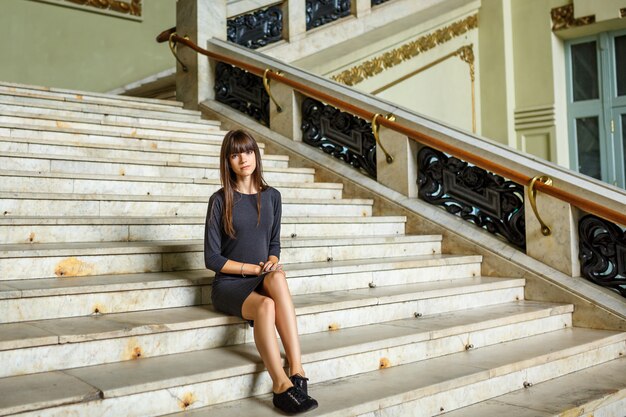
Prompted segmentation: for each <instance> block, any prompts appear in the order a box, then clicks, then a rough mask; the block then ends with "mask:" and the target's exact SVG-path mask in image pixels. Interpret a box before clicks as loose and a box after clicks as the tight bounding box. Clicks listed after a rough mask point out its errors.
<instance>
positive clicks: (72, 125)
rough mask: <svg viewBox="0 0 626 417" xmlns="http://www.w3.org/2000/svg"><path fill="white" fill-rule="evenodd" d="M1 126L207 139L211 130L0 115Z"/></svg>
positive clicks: (153, 137) (114, 134)
mask: <svg viewBox="0 0 626 417" xmlns="http://www.w3.org/2000/svg"><path fill="white" fill-rule="evenodd" d="M0 126H27V128H28V129H31V130H37V129H41V130H44V131H46V130H52V131H55V130H61V131H65V132H72V133H83V134H91V135H112V136H124V137H133V138H134V137H142V138H152V139H156V138H163V139H168V138H177V139H192V140H206V139H207V137H208V135H209V134H211V133H209V132H206V133H186V132H179V131H167V130H159V129H148V128H143V127H124V126H108V125H100V124H92V123H80V122H70V121H61V120H44V119H29V118H22V117H11V116H2V115H0Z"/></svg>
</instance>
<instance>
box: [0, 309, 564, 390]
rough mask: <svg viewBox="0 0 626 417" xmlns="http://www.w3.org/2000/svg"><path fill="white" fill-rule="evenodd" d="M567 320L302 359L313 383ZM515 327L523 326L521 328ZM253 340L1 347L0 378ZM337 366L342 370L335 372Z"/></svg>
mask: <svg viewBox="0 0 626 417" xmlns="http://www.w3.org/2000/svg"><path fill="white" fill-rule="evenodd" d="M570 325H571V315H570V314H563V315H558V316H552V317H544V318H537V319H529V320H528V321H525V322H524V326H519V323H516V324H509V325H502V326H497V327H491V328H487V329H482V330H476V331H473V332H470V333H462V334H457V335H452V336H449V337H445V338H440V339H434V340H420V339H419V338H420V337H425V335H423V334H422V335H421V336H419V337H415V338H412V339H407V340H404V341H402V342H396V343H394V346H393V347H376V346H372V347H369V348H366V349H367V350H368V351H363V349H362V348H359V350H353V351H352V353H351V354H350V356H347V355H346V352H345V350H344V351H342V352H333V353H331V354H330V355H329V354H326V356H324V357H323V358H322V357H317V358H316V357H315V356H313V355H304V357H303V360H304V361H305V365H306V368H307V373H308V375H309V377H310V378H312V380H314V381H315V382H316V383H317V382H323V381H329V380H332V379H336V378H341V377H345V376H351V375H354V374H357V373H362V372H369V371H374V370H376V369H379V367H380V361H381V359H382V358H386V359H387V361H388V363H389V364H390V365H391V366H398V365H401V364H404V363H409V362H416V361H421V360H424V359H429V358H434V357H439V356H443V355H446V354H449V353H456V352H462V351H463V350H465V348H464V345H463V344H462V343H459V339H462V340H471V341H472V343H474V344H475V346H477V347H485V346H489V345H493V344H497V343H500V342H503V341H509V340H515V339H519V338H522V337H527V336H533V335H537V334H541V333H545V332H550V331H554V330H559V329H561V328H563V327H564V326H570ZM515 327H522V328H523V331H520V329H516V328H515ZM253 341H254V340H253V336H252V334H251V332H250V331H249V330H248V325H247V324H237V325H230V326H215V327H210V328H200V329H192V330H185V331H179V332H167V333H159V334H152V335H143V336H124V337H121V338H112V339H105V340H97V341H87V342H82V343H76V342H72V343H61V344H55V345H50V346H41V347H35V348H27V349H21V350H11V351H0V360H2V361H3V363H4V364H7V367H5V368H4V369H3V370H2V371H3V374H1V375H0V377H6V376H14V375H19V374H31V373H37V372H48V371H55V370H62V369H67V368H77V367H82V366H90V365H97V364H103V363H112V362H118V361H127V360H136V359H137V352H140V354H141V358H151V357H155V356H162V355H169V354H175V353H183V352H191V351H196V350H200V349H211V348H214V347H219V346H229V345H235V344H241V343H252V342H253ZM477 343H480V344H477ZM396 344H397V345H396ZM336 356H337V357H336ZM346 360H348V361H349V362H350V364H351V365H350V366H346V363H345V361H346ZM339 369H341V372H338V371H337V370H339ZM250 385H252V383H250Z"/></svg>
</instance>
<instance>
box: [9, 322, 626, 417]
mask: <svg viewBox="0 0 626 417" xmlns="http://www.w3.org/2000/svg"><path fill="white" fill-rule="evenodd" d="M383 329H384V330H383ZM383 331H384V332H385V333H384V334H382V335H381V332H383ZM414 331H415V330H414V329H411V328H407V327H403V326H394V325H389V324H387V323H382V324H376V325H371V326H368V328H367V329H364V328H353V329H344V330H339V331H336V332H326V333H323V334H319V333H318V334H310V335H303V336H302V337H301V339H302V347H303V362H304V363H305V367H306V363H307V362H310V361H315V360H320V359H322V358H324V357H334V356H337V355H345V354H346V353H347V352H351V351H355V350H357V351H359V350H361V351H369V350H371V349H372V348H373V347H374V346H372V345H373V344H380V343H382V344H383V345H384V343H385V342H381V341H384V340H387V343H397V340H394V341H393V342H391V341H390V340H393V339H398V338H403V337H411V334H413V332H414ZM625 339H626V335H625V334H622V333H617V332H608V331H601V330H592V329H579V328H568V329H564V330H559V331H554V332H551V333H547V334H541V335H538V336H531V337H527V338H523V339H520V340H514V341H511V342H505V343H501V344H497V345H492V346H487V347H483V348H481V349H475V350H470V351H468V352H461V353H455V354H451V355H447V356H444V357H439V358H434V359H428V360H424V361H420V362H415V363H410V364H405V365H399V366H395V367H391V368H388V369H383V370H380V371H374V372H368V373H364V374H360V375H356V376H352V377H348V378H344V379H339V380H334V381H332V382H326V383H320V384H315V385H312V386H311V388H310V389H311V391H312V394H313V395H314V396H315V397H316V398H318V400H320V409H319V411H317V413H323V412H328V411H330V410H329V409H328V407H330V406H331V405H333V404H334V405H335V407H340V408H338V409H343V410H347V409H348V408H350V410H351V412H350V414H352V413H353V411H352V407H359V413H360V412H367V411H373V410H376V409H378V408H379V403H380V402H384V403H385V405H386V406H388V405H393V404H395V403H400V402H403V401H407V400H410V399H412V398H414V397H415V396H417V395H418V394H419V393H420V391H421V392H422V393H423V392H425V391H430V392H433V391H436V390H441V391H443V390H446V389H453V388H456V387H458V386H461V385H463V384H466V383H470V382H476V381H481V380H486V379H489V378H490V377H492V376H495V375H503V374H506V373H510V372H514V371H516V370H520V369H524V368H526V367H530V366H534V365H536V364H541V363H546V362H550V361H554V360H557V359H559V358H563V357H567V356H570V355H572V354H576V353H580V352H584V351H588V350H591V349H595V348H597V347H600V346H605V345H608V344H613V343H623V341H624V340H625ZM262 369H263V367H262V365H261V363H260V358H259V356H258V353H257V352H256V347H255V346H254V344H253V343H248V344H243V345H235V346H230V347H223V348H215V349H209V350H201V351H194V352H187V353H181V354H173V355H167V356H162V357H155V358H143V359H141V360H135V361H125V362H117V363H111V364H104V365H96V366H90V367H84V368H75V369H71V370H66V371H64V372H63V373H64V374H67V375H71V376H74V377H76V378H78V379H79V380H81V381H83V382H86V383H87V384H89V385H90V386H92V387H95V388H97V389H98V390H100V391H101V392H102V395H103V397H104V398H111V397H116V396H124V395H131V394H134V393H138V392H145V391H150V390H155V389H162V388H170V387H176V386H181V385H188V384H193V383H197V382H203V381H208V380H214V379H217V378H224V377H228V376H237V375H242V374H250V373H255V372H259V371H261V370H262ZM41 375H43V374H41ZM415 375H419V376H420V377H419V378H415ZM25 379H26V377H20V376H18V377H10V378H5V379H3V380H0V381H2V382H3V383H4V384H6V385H5V386H10V387H15V386H18V385H19V383H20V382H22V381H23V380H25ZM9 384H10V385H9ZM349 386H352V387H359V389H358V390H354V389H349ZM364 387H371V388H372V389H363V388H364ZM33 395H36V392H33ZM268 399H269V396H264V397H261V401H263V402H265V401H267V400H268ZM28 401H29V402H33V399H32V398H31V399H29V400H28ZM258 401H259V398H249V399H245V400H241V401H236V402H232V403H225V404H218V405H216V406H213V407H210V408H206V409H202V410H195V411H193V412H192V413H193V414H190V415H201V414H198V413H206V412H211V414H210V415H216V413H218V412H219V413H221V412H223V411H225V410H232V411H236V412H237V413H238V414H237V415H241V413H242V411H243V409H242V408H243V407H249V406H254V407H257V410H256V411H255V412H253V413H252V414H250V415H263V414H265V413H267V415H273V413H274V412H275V411H274V410H273V409H271V408H270V407H268V408H267V409H266V407H258ZM233 406H234V407H236V409H235V408H233ZM361 410H366V411H361ZM355 414H356V413H355ZM206 415H208V414H206Z"/></svg>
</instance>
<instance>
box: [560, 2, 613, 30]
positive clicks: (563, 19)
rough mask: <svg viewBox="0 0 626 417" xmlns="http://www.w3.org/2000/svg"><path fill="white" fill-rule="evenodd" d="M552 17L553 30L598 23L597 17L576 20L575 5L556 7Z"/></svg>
mask: <svg viewBox="0 0 626 417" xmlns="http://www.w3.org/2000/svg"><path fill="white" fill-rule="evenodd" d="M550 15H551V16H552V30H553V31H555V30H563V29H568V28H573V27H577V26H584V25H589V24H591V23H595V22H596V17H595V16H584V17H579V18H578V19H576V18H574V5H573V4H568V5H567V6H562V7H555V8H554V9H552V10H550ZM622 16H623V14H622Z"/></svg>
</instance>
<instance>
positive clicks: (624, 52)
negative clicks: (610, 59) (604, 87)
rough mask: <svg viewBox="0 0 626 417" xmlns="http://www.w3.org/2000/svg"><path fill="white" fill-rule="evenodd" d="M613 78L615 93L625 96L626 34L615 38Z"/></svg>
mask: <svg viewBox="0 0 626 417" xmlns="http://www.w3.org/2000/svg"><path fill="white" fill-rule="evenodd" d="M615 78H616V79H617V80H616V83H617V95H618V96H626V35H623V36H618V37H616V38H615Z"/></svg>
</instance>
